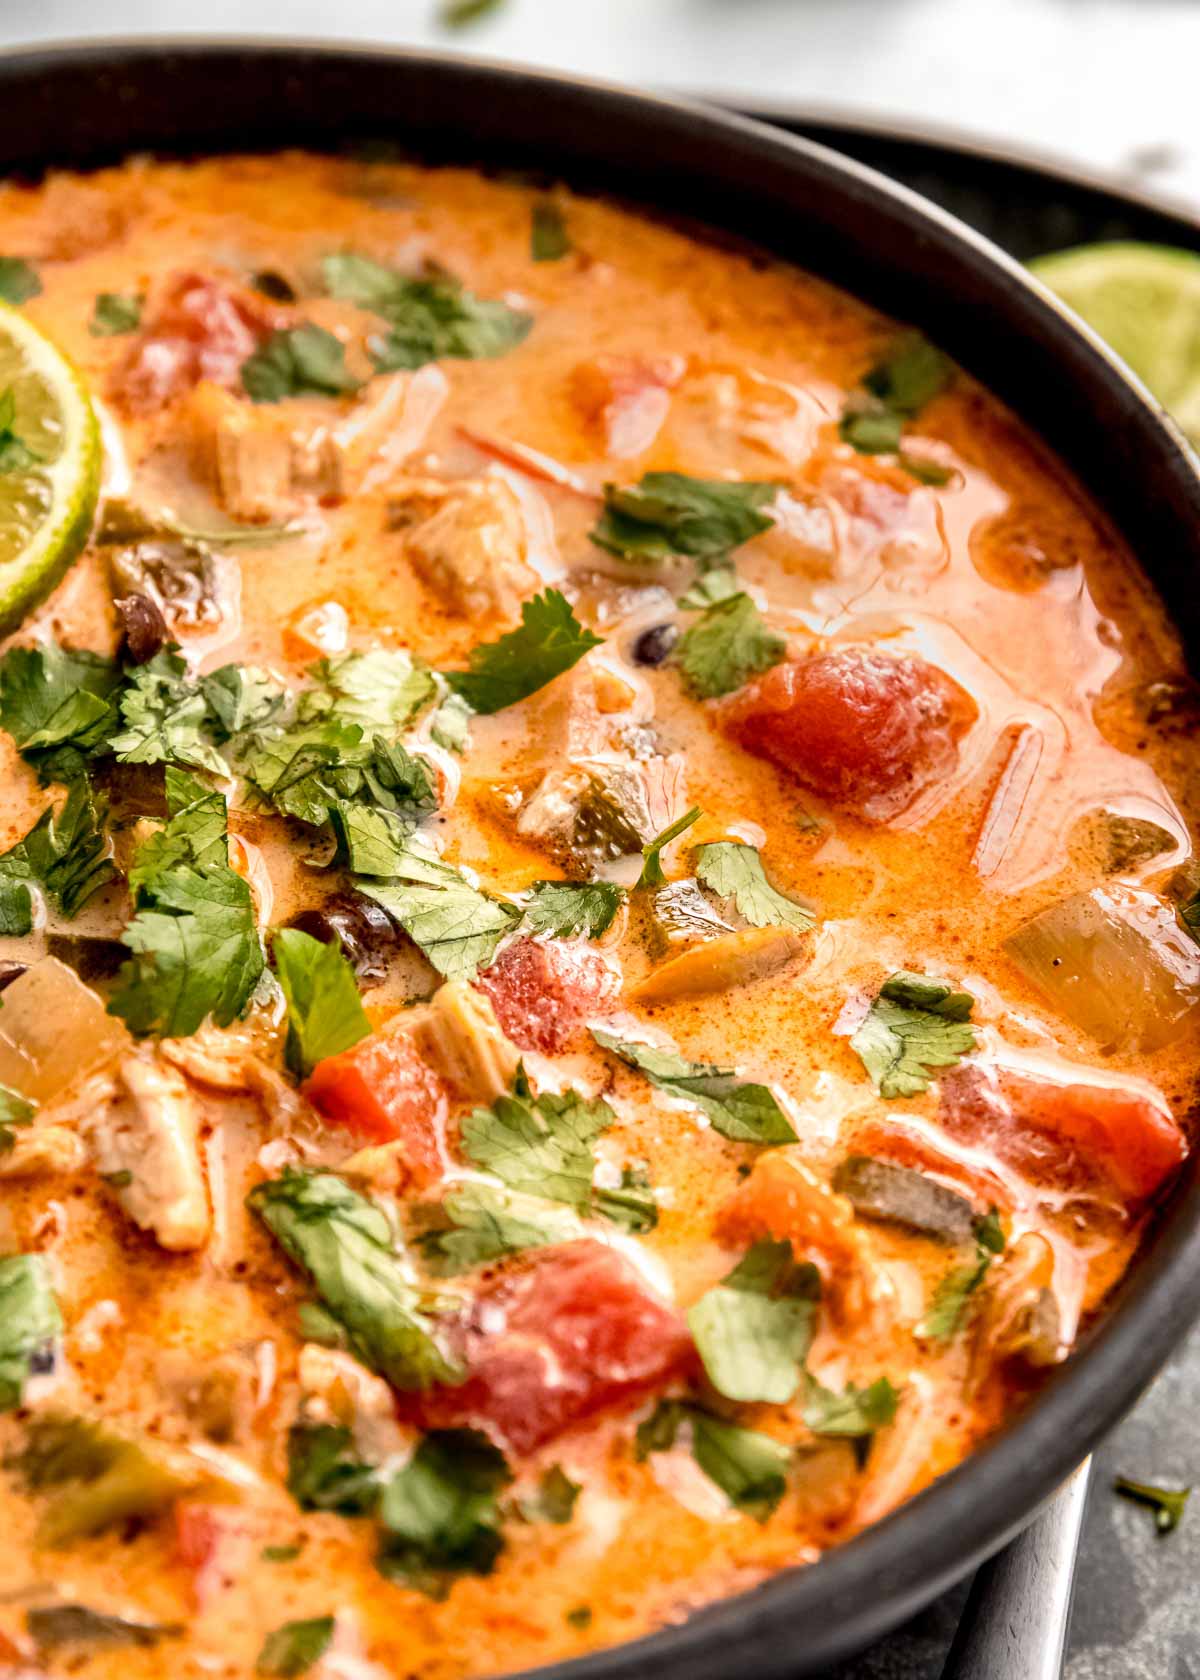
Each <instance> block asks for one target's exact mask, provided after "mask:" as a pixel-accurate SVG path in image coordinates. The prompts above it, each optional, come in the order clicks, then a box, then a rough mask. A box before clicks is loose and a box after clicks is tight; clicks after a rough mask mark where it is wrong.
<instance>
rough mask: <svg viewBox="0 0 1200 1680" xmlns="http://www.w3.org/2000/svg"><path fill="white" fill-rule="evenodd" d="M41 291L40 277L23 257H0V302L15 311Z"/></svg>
mask: <svg viewBox="0 0 1200 1680" xmlns="http://www.w3.org/2000/svg"><path fill="white" fill-rule="evenodd" d="M41 290H42V280H41V276H40V275H39V273H38V271H37V269H36V268H34V267H33V265H32V264H31V263H27V262H26V261H25V259H24V257H0V300H3V302H5V303H11V304H12V306H13V308H14V309H17V308H19V307H20V306H21V304H23V303H28V302H29V300H30V298H35V297H37V296H38V295H39V294H40V292H41Z"/></svg>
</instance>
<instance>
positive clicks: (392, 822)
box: [329, 800, 412, 875]
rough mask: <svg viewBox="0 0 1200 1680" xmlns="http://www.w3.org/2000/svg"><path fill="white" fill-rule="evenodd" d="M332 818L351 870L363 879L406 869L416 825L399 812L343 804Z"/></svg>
mask: <svg viewBox="0 0 1200 1680" xmlns="http://www.w3.org/2000/svg"><path fill="white" fill-rule="evenodd" d="M329 815H330V820H331V821H332V823H333V829H334V833H335V834H336V835H337V841H338V855H339V857H340V858H341V859H342V860H343V861H344V862H345V864H346V866H347V868H349V869H352V870H354V871H355V872H356V873H357V874H359V875H394V874H395V873H396V871H397V870H399V869H402V868H403V866H404V859H405V854H406V852H407V849H408V842H409V840H410V839H411V837H412V824H411V823H409V822H406V821H405V820H404V818H403V817H401V816H398V815H397V813H396V812H395V811H385V810H382V809H381V808H380V807H379V806H378V805H353V804H351V803H350V802H349V801H348V800H343V801H341V802H339V803H338V804H337V805H333V806H331V807H330V811H329Z"/></svg>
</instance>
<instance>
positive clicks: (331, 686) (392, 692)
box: [302, 648, 435, 733]
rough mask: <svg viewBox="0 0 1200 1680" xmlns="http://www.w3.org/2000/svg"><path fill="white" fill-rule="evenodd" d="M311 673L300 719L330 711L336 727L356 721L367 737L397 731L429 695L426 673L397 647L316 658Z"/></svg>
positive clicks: (432, 688)
mask: <svg viewBox="0 0 1200 1680" xmlns="http://www.w3.org/2000/svg"><path fill="white" fill-rule="evenodd" d="M312 675H313V677H314V678H315V679H316V681H317V684H318V687H317V688H316V689H315V690H309V691H307V693H306V694H305V695H304V696H303V697H302V715H303V716H304V717H305V718H306V719H311V718H315V717H317V716H320V715H324V713H326V712H332V713H333V714H334V715H335V716H336V717H337V719H338V722H339V723H358V724H361V725H362V727H363V730H364V731H370V732H372V733H374V732H376V731H385V732H387V733H391V732H392V731H394V730H396V729H401V728H403V726H404V725H405V724H406V723H408V722H409V721H410V720H411V719H412V718H414V717H415V716H416V714H417V713H418V712H419V711H420V710H421V708H422V707H423V706H424V705H426V704H427V702H428V701H430V700H432V698H433V696H434V693H435V685H434V680H433V676H432V673H431V672H430V671H429V670H428V669H427V668H426V667H425V666H424V665H421V664H419V663H418V662H417V661H416V660H414V659H413V657H412V655H411V654H409V653H406V652H405V651H404V649H403V648H375V649H373V650H371V651H370V652H367V653H343V654H340V655H339V656H338V657H337V658H336V659H322V660H319V661H318V662H317V664H315V665H314V666H313V667H312Z"/></svg>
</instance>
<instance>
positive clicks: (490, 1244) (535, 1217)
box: [416, 1184, 583, 1277]
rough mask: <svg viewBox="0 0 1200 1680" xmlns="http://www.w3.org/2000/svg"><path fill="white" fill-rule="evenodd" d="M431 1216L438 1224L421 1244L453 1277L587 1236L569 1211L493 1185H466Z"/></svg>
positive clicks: (440, 1270) (426, 1256)
mask: <svg viewBox="0 0 1200 1680" xmlns="http://www.w3.org/2000/svg"><path fill="white" fill-rule="evenodd" d="M428 1212H429V1213H430V1215H432V1216H434V1217H436V1220H437V1223H436V1224H435V1225H434V1226H432V1227H431V1228H430V1229H427V1230H423V1231H422V1232H420V1234H419V1235H418V1236H417V1239H416V1246H417V1248H418V1249H419V1251H420V1253H421V1256H422V1259H423V1260H424V1262H425V1265H426V1266H427V1267H428V1269H429V1270H430V1271H431V1272H432V1273H433V1274H434V1275H435V1276H437V1277H454V1276H457V1274H458V1273H460V1272H469V1271H470V1270H471V1269H472V1268H473V1267H475V1266H483V1265H486V1264H487V1263H488V1262H489V1261H492V1260H498V1259H499V1258H500V1257H501V1255H504V1254H520V1253H522V1252H523V1251H524V1250H525V1249H528V1248H543V1247H545V1246H547V1245H548V1244H551V1243H562V1242H573V1241H574V1240H575V1239H576V1238H577V1237H581V1236H582V1235H583V1227H582V1225H580V1223H579V1221H578V1219H577V1218H576V1217H575V1215H574V1214H573V1213H571V1212H570V1211H569V1210H567V1209H565V1208H560V1207H555V1206H554V1205H553V1204H552V1203H549V1202H546V1201H543V1200H541V1199H540V1198H539V1197H538V1196H532V1195H522V1194H521V1193H520V1192H518V1191H512V1190H498V1189H495V1188H494V1187H493V1186H492V1185H490V1184H464V1185H462V1186H461V1187H460V1188H458V1189H455V1190H452V1191H451V1192H450V1194H449V1195H447V1196H446V1198H445V1200H444V1201H443V1202H442V1203H441V1205H440V1207H438V1208H436V1209H431V1210H428Z"/></svg>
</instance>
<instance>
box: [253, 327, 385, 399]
mask: <svg viewBox="0 0 1200 1680" xmlns="http://www.w3.org/2000/svg"><path fill="white" fill-rule="evenodd" d="M361 383H362V382H361V380H358V379H356V378H355V377H354V375H353V374H352V373H351V372H350V370H349V368H347V366H346V346H345V345H344V344H343V343H342V341H341V339H340V338H335V337H334V335H333V334H332V333H331V332H326V330H325V328H324V327H316V326H313V324H312V323H311V322H310V321H303V322H301V324H300V325H299V326H298V327H281V328H279V330H278V331H276V332H273V333H272V334H271V336H270V338H268V339H267V341H266V343H265V344H264V345H262V346H261V348H259V349H258V350H256V351H255V352H254V354H253V355H252V356H248V357H247V358H246V360H245V361H244V362H243V363H242V386H243V389H244V390H245V392H246V395H247V396H248V397H249V398H250V399H251V401H253V402H256V403H275V402H280V401H282V399H283V398H284V397H298V396H302V395H304V394H305V393H307V392H313V393H315V394H316V395H317V396H323V397H340V396H344V395H346V394H347V393H349V392H353V391H357V390H358V389H359V387H360V385H361Z"/></svg>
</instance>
